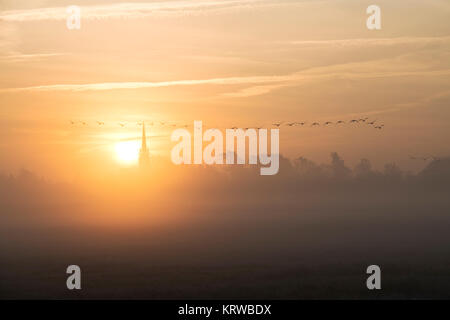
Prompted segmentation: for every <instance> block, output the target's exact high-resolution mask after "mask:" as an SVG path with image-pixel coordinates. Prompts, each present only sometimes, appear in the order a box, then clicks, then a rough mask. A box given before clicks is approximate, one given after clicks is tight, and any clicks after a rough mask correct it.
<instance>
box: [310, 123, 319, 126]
mask: <svg viewBox="0 0 450 320" xmlns="http://www.w3.org/2000/svg"><path fill="white" fill-rule="evenodd" d="M314 126H320V123H318V122H313V124H312V125H311V127H314Z"/></svg>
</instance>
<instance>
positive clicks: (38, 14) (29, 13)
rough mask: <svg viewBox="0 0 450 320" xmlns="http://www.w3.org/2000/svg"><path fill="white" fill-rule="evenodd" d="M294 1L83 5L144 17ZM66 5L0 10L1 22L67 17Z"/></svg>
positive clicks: (89, 10)
mask: <svg viewBox="0 0 450 320" xmlns="http://www.w3.org/2000/svg"><path fill="white" fill-rule="evenodd" d="M283 4H293V2H292V1H283V0H280V1H275V0H189V1H164V2H162V1H161V2H138V3H114V4H106V5H92V6H80V7H81V14H82V19H88V20H92V19H108V18H142V17H148V16H153V15H158V16H164V15H191V14H203V13H206V12H214V11H221V10H236V9H244V8H253V7H255V6H258V7H260V6H275V5H283ZM67 15H68V14H67V12H66V7H53V8H38V9H27V10H11V11H3V12H0V21H2V20H3V21H10V22H12V21H14V22H22V21H40V20H64V19H66V18H67Z"/></svg>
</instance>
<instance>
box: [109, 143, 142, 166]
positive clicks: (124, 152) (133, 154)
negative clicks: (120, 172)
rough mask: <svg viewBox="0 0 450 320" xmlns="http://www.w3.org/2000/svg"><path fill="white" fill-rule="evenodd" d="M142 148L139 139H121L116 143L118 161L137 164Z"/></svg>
mask: <svg viewBox="0 0 450 320" xmlns="http://www.w3.org/2000/svg"><path fill="white" fill-rule="evenodd" d="M140 148H141V145H140V142H139V141H121V142H118V143H116V146H115V152H116V159H117V161H118V162H120V163H122V164H125V165H133V164H136V163H137V162H138V159H139V150H140Z"/></svg>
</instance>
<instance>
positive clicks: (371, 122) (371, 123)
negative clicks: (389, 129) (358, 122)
mask: <svg viewBox="0 0 450 320" xmlns="http://www.w3.org/2000/svg"><path fill="white" fill-rule="evenodd" d="M376 121H377V120H373V121H370V122H367V124H370V125H373V124H374V123H375V122H376Z"/></svg>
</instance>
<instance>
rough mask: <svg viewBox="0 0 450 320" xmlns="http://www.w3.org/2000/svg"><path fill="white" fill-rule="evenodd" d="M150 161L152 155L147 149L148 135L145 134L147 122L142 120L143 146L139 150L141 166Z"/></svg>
mask: <svg viewBox="0 0 450 320" xmlns="http://www.w3.org/2000/svg"><path fill="white" fill-rule="evenodd" d="M149 163H150V155H149V152H148V149H147V135H146V134H145V122H142V146H141V150H140V152H139V166H140V167H142V168H144V167H147V166H148V165H149Z"/></svg>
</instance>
